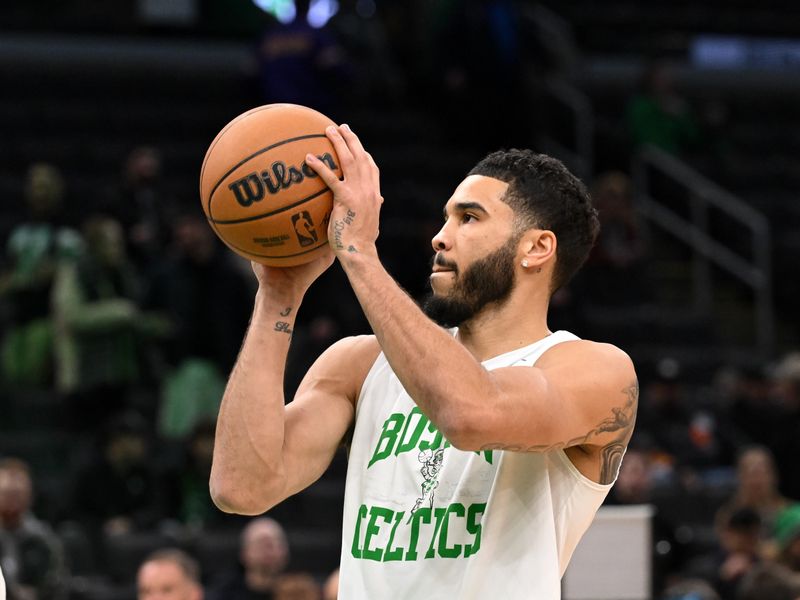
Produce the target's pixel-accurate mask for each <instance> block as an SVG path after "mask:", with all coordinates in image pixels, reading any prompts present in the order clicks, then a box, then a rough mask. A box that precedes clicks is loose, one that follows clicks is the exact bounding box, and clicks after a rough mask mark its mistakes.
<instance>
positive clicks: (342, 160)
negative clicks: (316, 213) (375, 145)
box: [306, 125, 383, 260]
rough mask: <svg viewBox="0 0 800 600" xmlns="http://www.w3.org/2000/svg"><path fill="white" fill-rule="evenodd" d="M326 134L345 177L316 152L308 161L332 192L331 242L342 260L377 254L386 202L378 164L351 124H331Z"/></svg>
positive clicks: (329, 236) (329, 227)
mask: <svg viewBox="0 0 800 600" xmlns="http://www.w3.org/2000/svg"><path fill="white" fill-rule="evenodd" d="M325 134H326V135H327V136H328V139H329V140H330V141H331V143H332V144H333V147H334V149H335V150H336V154H337V155H338V156H339V164H340V166H341V169H342V175H343V179H341V180H340V179H339V178H338V177H337V176H336V174H335V173H334V172H333V171H331V170H330V169H329V168H328V166H327V165H325V164H324V163H323V162H322V161H321V160H319V159H318V158H317V157H316V156H314V155H313V154H308V155H307V156H306V163H307V164H308V166H310V167H311V168H312V169H314V171H316V172H317V174H318V175H319V176H320V177H321V178H322V180H323V181H324V182H325V183H326V184H327V185H328V187H329V188H330V189H331V191H332V192H333V211H332V212H331V218H330V224H329V225H328V241H329V242H330V245H331V247H332V248H333V251H334V252H335V253H336V255H337V256H338V257H339V260H345V259H346V257H347V256H348V255H353V254H357V253H367V254H372V255H377V251H376V249H375V240H376V239H377V238H378V221H379V217H380V209H381V204H382V203H383V196H381V187H380V174H379V172H378V166H377V165H376V164H375V161H374V160H373V159H372V156H370V154H369V153H368V152H367V151H366V150H364V146H362V145H361V141H360V140H359V139H358V136H357V135H356V134H355V133H353V131H352V130H351V129H350V127H349V126H347V125H341V126H340V127H334V126H330V127H328V128H327V129H326V130H325Z"/></svg>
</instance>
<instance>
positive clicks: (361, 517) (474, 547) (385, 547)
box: [351, 503, 486, 562]
mask: <svg viewBox="0 0 800 600" xmlns="http://www.w3.org/2000/svg"><path fill="white" fill-rule="evenodd" d="M485 510H486V504H485V503H482V504H470V505H469V506H467V507H465V506H464V505H463V504H460V503H454V504H450V505H448V506H445V507H437V508H433V509H431V508H428V507H425V508H420V509H417V510H416V511H415V512H414V514H413V515H409V513H408V511H404V510H401V511H397V512H395V511H393V510H392V509H390V508H386V507H383V506H370V507H368V506H367V505H366V504H362V505H361V506H360V507H359V509H358V518H357V519H356V526H355V531H354V533H353V541H352V546H351V552H352V554H353V557H354V558H360V559H364V560H374V561H379V562H391V561H398V560H403V561H411V560H419V559H420V558H435V557H439V558H459V557H463V558H467V557H469V556H472V555H473V554H476V553H477V552H478V550H480V548H481V517H482V515H483V513H484V511H485ZM387 535H388V537H387ZM381 540H386V542H385V543H383V542H382V541H381ZM399 540H408V541H407V542H402V543H401V542H400V541H399Z"/></svg>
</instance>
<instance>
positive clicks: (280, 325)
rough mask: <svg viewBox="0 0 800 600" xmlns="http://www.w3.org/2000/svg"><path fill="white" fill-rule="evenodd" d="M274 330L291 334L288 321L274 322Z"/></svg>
mask: <svg viewBox="0 0 800 600" xmlns="http://www.w3.org/2000/svg"><path fill="white" fill-rule="evenodd" d="M275 331H280V332H281V333H286V334H288V335H292V329H291V328H290V327H289V323H287V322H286V321H277V322H276V323H275Z"/></svg>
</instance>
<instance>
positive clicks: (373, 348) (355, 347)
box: [326, 335, 381, 366]
mask: <svg viewBox="0 0 800 600" xmlns="http://www.w3.org/2000/svg"><path fill="white" fill-rule="evenodd" d="M380 352H381V347H380V344H379V343H378V340H377V338H376V337H375V336H374V335H353V336H348V337H345V338H342V339H340V340H339V341H337V342H334V343H333V344H331V346H330V347H329V348H328V350H327V351H326V353H330V354H331V355H333V356H335V357H336V358H337V359H340V360H347V361H355V362H356V363H359V364H360V363H362V362H368V363H369V365H370V366H371V365H372V363H374V362H375V359H376V358H378V354H380Z"/></svg>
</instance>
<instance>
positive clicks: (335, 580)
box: [322, 569, 339, 600]
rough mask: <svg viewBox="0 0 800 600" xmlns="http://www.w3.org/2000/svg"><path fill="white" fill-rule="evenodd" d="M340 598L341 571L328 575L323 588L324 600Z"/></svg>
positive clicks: (337, 570)
mask: <svg viewBox="0 0 800 600" xmlns="http://www.w3.org/2000/svg"><path fill="white" fill-rule="evenodd" d="M338 597H339V569H336V570H335V571H334V572H333V573H331V574H330V575H328V578H327V579H326V580H325V584H324V585H323V586H322V600H337V598H338Z"/></svg>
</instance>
